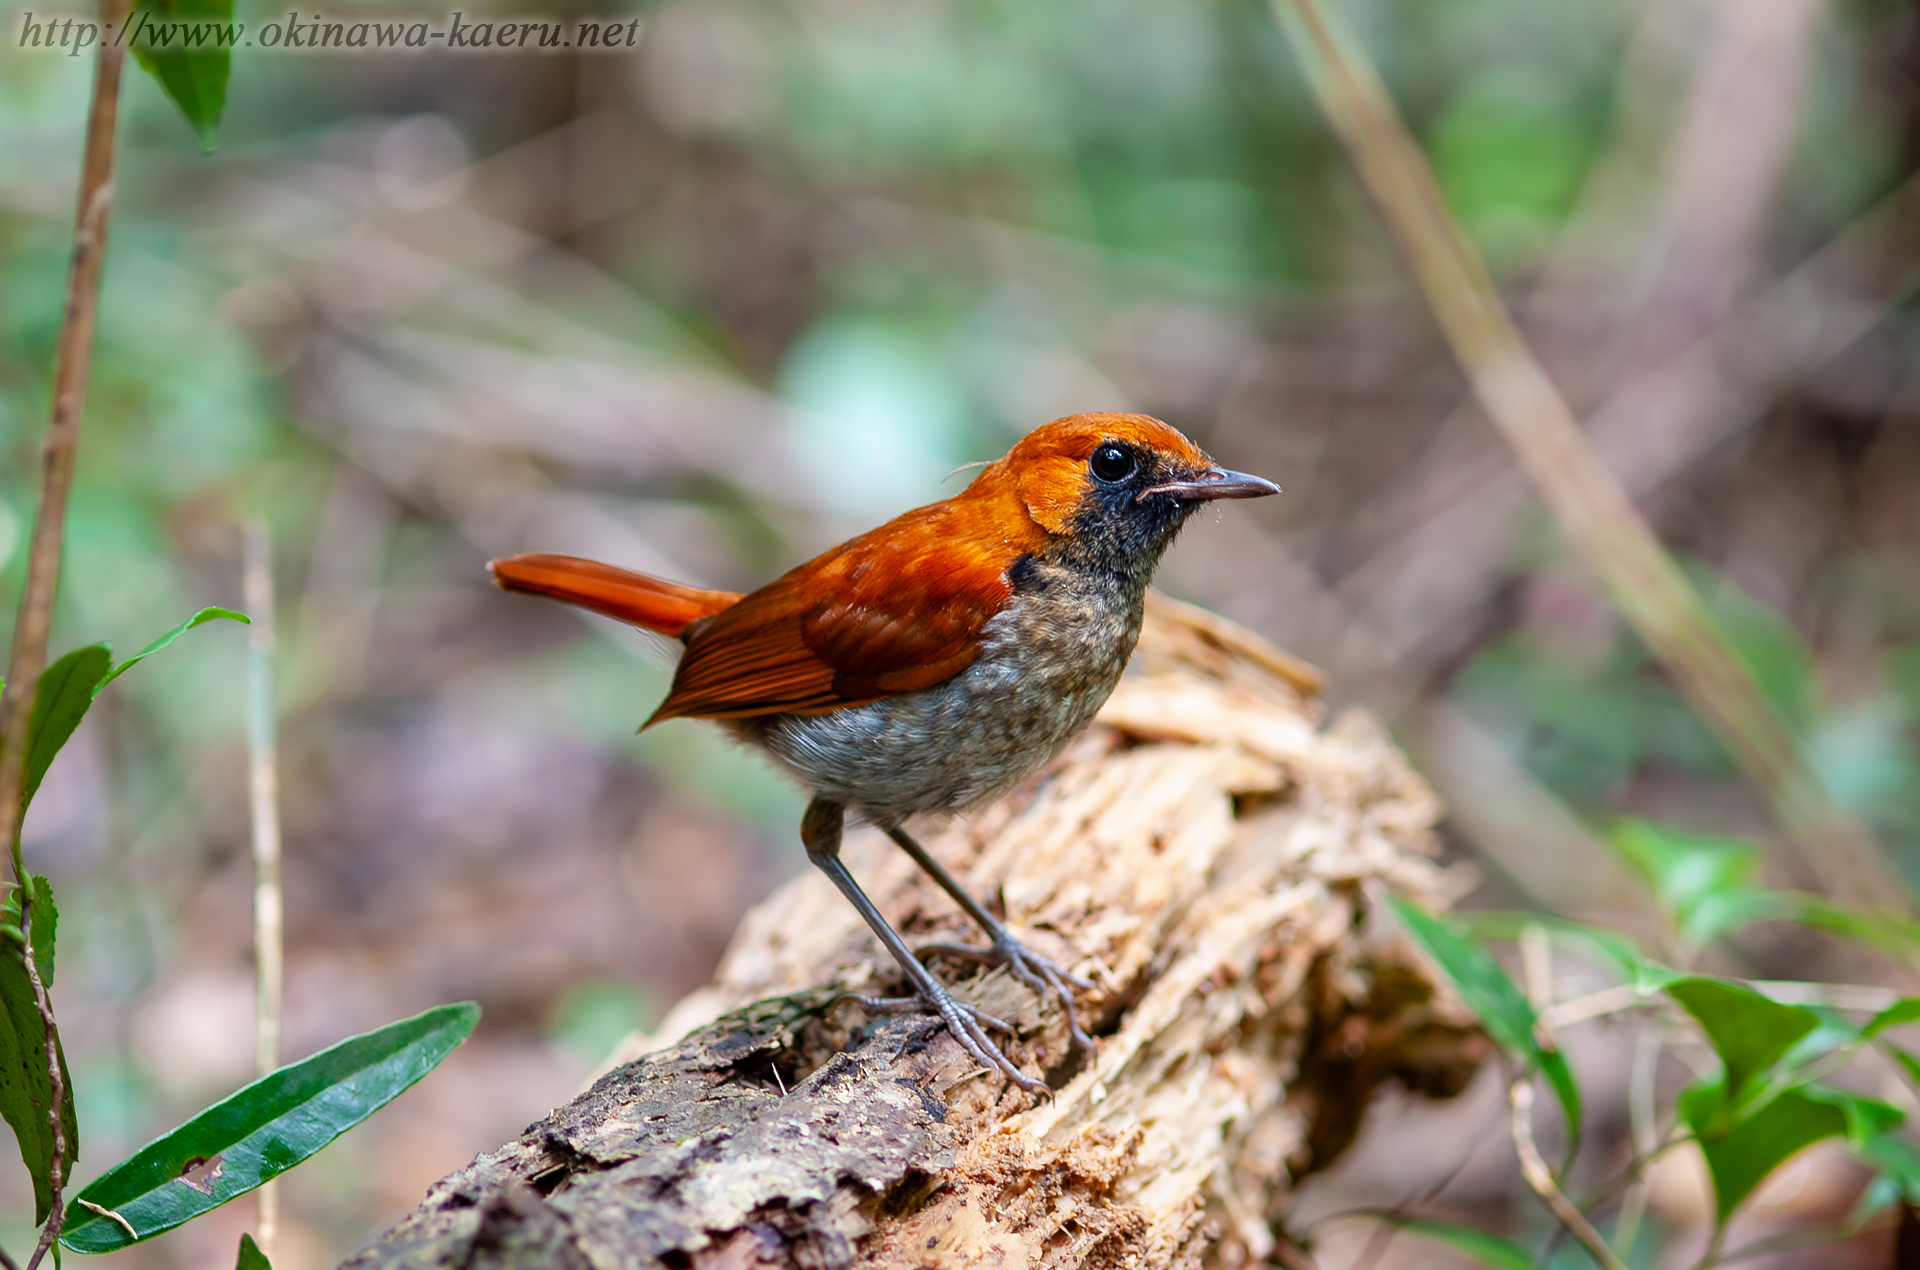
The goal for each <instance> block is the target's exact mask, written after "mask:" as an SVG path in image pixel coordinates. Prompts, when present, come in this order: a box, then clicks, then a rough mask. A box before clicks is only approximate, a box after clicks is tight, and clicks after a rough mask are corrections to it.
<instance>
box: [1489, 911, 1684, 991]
mask: <svg viewBox="0 0 1920 1270" xmlns="http://www.w3.org/2000/svg"><path fill="white" fill-rule="evenodd" d="M1454 921H1455V923H1456V924H1458V925H1459V926H1461V927H1462V928H1464V929H1465V930H1466V931H1467V932H1468V933H1469V934H1472V935H1475V936H1478V937H1479V938H1481V939H1518V938H1520V933H1521V932H1522V931H1524V930H1525V929H1526V928H1527V927H1529V926H1538V927H1541V928H1542V929H1544V930H1546V931H1548V932H1549V933H1551V934H1553V935H1556V936H1559V937H1561V938H1564V939H1568V940H1571V941H1574V942H1576V943H1579V944H1582V945H1584V946H1585V947H1586V948H1587V949H1588V950H1590V951H1591V952H1593V953H1594V954H1595V955H1596V956H1597V957H1598V958H1599V959H1600V960H1601V961H1603V962H1605V963H1607V964H1608V965H1611V966H1612V967H1613V968H1614V969H1615V970H1618V971H1619V972H1620V977H1621V978H1623V979H1625V980H1627V981H1628V982H1629V983H1632V982H1634V981H1635V980H1636V979H1637V978H1638V977H1639V975H1640V971H1641V967H1642V966H1643V965H1644V964H1645V962H1646V954H1645V953H1644V952H1642V951H1641V949H1640V945H1639V944H1637V943H1635V942H1634V941H1633V939H1632V938H1631V937H1629V936H1627V935H1623V934H1621V933H1620V932H1619V931H1617V930H1609V929H1608V928H1607V927H1605V926H1593V925H1590V924H1588V923H1586V922H1575V921H1569V920H1568V919H1566V918H1564V917H1556V916H1554V915H1553V914H1551V913H1524V912H1515V911H1512V910H1501V909H1486V910H1476V911H1474V912H1471V913H1458V914H1455V915H1454Z"/></svg>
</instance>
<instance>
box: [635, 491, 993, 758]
mask: <svg viewBox="0 0 1920 1270" xmlns="http://www.w3.org/2000/svg"><path fill="white" fill-rule="evenodd" d="M945 508H946V505H945V504H937V505H935V506H934V507H929V508H922V509H920V511H919V512H909V513H908V514H907V515H906V516H903V517H901V518H900V519H898V520H895V521H893V522H890V523H889V524H887V525H883V526H881V527H880V528H879V529H876V530H874V531H873V532H872V533H869V534H865V535H863V536H862V537H859V538H855V539H854V540H852V541H851V542H848V543H846V544H845V545H843V546H840V547H837V548H835V549H834V550H832V551H830V552H828V553H827V554H826V555H824V556H821V557H819V558H818V559H816V560H812V561H809V562H808V563H807V564H804V565H801V566H800V567H799V568H797V569H795V570H793V571H792V572H791V573H788V574H787V575H786V576H785V577H782V578H780V579H778V580H777V581H774V582H772V583H769V584H768V585H767V586H765V587H762V588H761V589H760V590H758V591H755V592H753V593H752V594H750V595H748V596H747V597H746V598H745V599H743V600H741V601H740V603H738V604H736V605H734V606H732V607H731V608H728V609H726V610H725V611H724V612H721V613H719V614H716V615H715V616H714V617H713V618H712V619H711V620H709V621H707V622H706V623H705V624H703V625H701V626H700V627H698V628H696V629H695V630H694V631H692V633H691V634H690V635H689V636H688V638H687V652H686V656H685V657H683V658H682V659H681V661H680V669H679V671H678V672H677V673H676V674H675V675H674V680H673V691H672V692H671V693H670V694H669V695H668V697H667V699H666V701H664V702H663V703H661V706H660V709H659V710H657V711H655V712H654V716H653V718H652V719H651V720H649V721H648V722H649V723H657V722H659V721H660V720H662V719H672V718H679V717H682V716H691V717H697V718H707V719H739V718H746V717H749V716H752V715H760V714H822V713H825V712H826V711H829V710H838V709H842V708H844V707H846V706H853V705H864V704H865V703H867V702H869V701H877V700H879V699H880V698H882V697H886V696H890V695H892V694H894V693H896V692H909V691H911V690H913V689H916V688H930V687H932V686H933V685H935V684H937V683H941V682H943V681H944V680H947V679H951V678H952V677H953V676H954V675H957V674H959V673H960V672H961V671H963V670H965V669H966V668H967V667H968V666H970V665H972V664H973V661H974V659H975V658H976V657H978V656H979V654H980V649H979V643H980V637H981V632H982V629H983V628H984V627H985V626H986V624H987V622H988V621H989V620H990V619H991V618H992V617H993V615H994V614H995V613H997V612H999V610H1000V608H1001V607H1002V606H1003V605H1004V604H1005V603H1006V601H1007V598H1008V597H1009V596H1010V595H1011V594H1012V587H1011V585H1010V584H1009V583H1008V581H1007V576H1006V575H1007V568H1008V566H1009V565H1010V564H1011V563H1012V562H1013V560H1014V559H1016V558H1017V555H1018V552H1017V550H1016V549H1014V548H1013V547H1012V546H1011V544H1009V543H1008V542H1006V541H1005V540H1004V539H1003V538H1001V537H999V536H997V535H996V536H993V537H990V538H984V539H983V538H982V537H980V536H978V535H969V534H965V533H962V532H959V531H960V530H961V529H962V528H963V526H960V525H958V524H954V523H950V522H951V520H952V517H951V516H950V515H949V514H948V513H947V512H946V511H945Z"/></svg>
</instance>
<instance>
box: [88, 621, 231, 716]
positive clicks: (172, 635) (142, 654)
mask: <svg viewBox="0 0 1920 1270" xmlns="http://www.w3.org/2000/svg"><path fill="white" fill-rule="evenodd" d="M223 617H224V618H226V619H228V620H229V621H234V622H238V623H240V624H241V625H242V626H251V625H253V619H252V618H250V617H248V616H247V615H246V614H245V613H240V612H236V611H235V610H233V609H223V608H218V607H212V606H210V607H208V608H204V609H201V610H200V611H199V612H198V613H195V614H194V615H193V616H192V617H190V618H188V619H187V620H186V621H184V622H182V623H180V625H178V626H176V627H174V628H173V629H172V630H170V631H168V632H167V633H166V634H165V635H162V636H160V637H159V638H158V639H156V640H154V641H153V642H152V643H151V644H148V645H147V646H146V647H145V648H143V649H141V650H140V651H139V652H137V653H135V654H134V655H133V656H131V657H129V658H127V659H126V660H125V661H123V662H121V663H120V664H119V665H117V666H115V667H114V668H113V669H112V670H109V671H108V672H107V674H106V677H105V678H103V679H102V680H101V681H100V684H99V686H98V687H96V688H95V689H94V690H93V693H94V695H95V696H96V697H97V696H99V695H100V689H101V688H104V687H106V686H107V685H108V684H110V683H112V682H113V681H114V680H116V679H118V678H119V677H120V676H122V675H124V674H126V673H127V672H128V671H129V670H131V669H133V667H134V666H135V665H137V664H138V663H140V662H142V661H145V660H146V659H147V658H149V657H151V656H153V655H154V654H155V653H157V652H159V651H160V650H161V649H163V648H165V647H166V646H167V645H169V644H171V643H173V641H174V640H176V639H179V638H180V637H181V636H182V635H185V634H186V633H187V632H188V631H190V630H192V629H193V628H194V627H196V626H203V625H205V624H206V623H208V622H212V621H215V620H217V619H219V618H223Z"/></svg>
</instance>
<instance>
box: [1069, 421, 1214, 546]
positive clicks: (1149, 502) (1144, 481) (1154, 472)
mask: <svg viewBox="0 0 1920 1270" xmlns="http://www.w3.org/2000/svg"><path fill="white" fill-rule="evenodd" d="M1106 449H1113V450H1118V451H1121V452H1122V453H1123V454H1124V455H1125V456H1126V458H1127V460H1128V462H1127V464H1126V467H1127V468H1128V469H1129V470H1127V472H1126V474H1125V475H1124V476H1122V477H1121V478H1120V479H1118V480H1111V481H1109V480H1104V479H1101V478H1100V474H1099V472H1098V471H1097V470H1096V469H1095V464H1096V463H1097V462H1098V461H1099V459H1100V454H1101V451H1102V450H1106ZM1107 466H1108V470H1110V471H1114V472H1116V473H1117V472H1119V471H1120V470H1121V464H1119V462H1118V461H1117V460H1116V461H1113V462H1111V463H1109V464H1108V465H1107ZM1088 468H1089V470H1090V471H1092V472H1093V475H1094V477H1095V479H1093V480H1091V481H1088V482H1087V493H1086V497H1085V498H1084V499H1083V500H1082V501H1081V504H1080V508H1079V510H1078V511H1077V512H1076V513H1075V514H1074V518H1073V530H1074V532H1073V534H1072V535H1071V536H1070V538H1069V539H1068V541H1066V542H1062V543H1060V544H1059V546H1058V547H1057V548H1055V549H1054V550H1050V551H1049V552H1048V555H1049V556H1051V557H1055V558H1058V559H1061V560H1062V561H1070V562H1072V563H1074V564H1078V565H1082V566H1092V567H1094V568H1098V569H1103V570H1110V571H1112V572H1115V573H1132V572H1134V571H1135V570H1142V569H1143V570H1145V571H1146V572H1148V573H1151V572H1152V570H1153V567H1154V566H1155V565H1157V564H1158V563H1159V562H1160V556H1161V553H1162V552H1164V551H1165V550H1166V547H1167V544H1168V543H1169V542H1171V541H1172V540H1173V536H1174V534H1175V533H1177V532H1178V531H1179V529H1180V526H1181V525H1182V524H1184V523H1185V522H1186V519H1187V517H1188V516H1190V515H1192V514H1193V512H1194V509H1195V508H1196V507H1197V506H1198V504H1197V503H1189V502H1183V501H1181V500H1178V499H1174V498H1171V497H1168V496H1165V495H1159V494H1154V495H1149V496H1147V497H1145V498H1142V497H1141V496H1140V492H1141V491H1142V490H1144V489H1147V488H1149V487H1151V486H1153V485H1157V484H1159V483H1161V482H1163V481H1168V480H1173V479H1178V478H1180V477H1183V476H1186V475H1188V473H1186V472H1180V471H1175V470H1174V467H1173V465H1172V464H1171V463H1170V462H1168V461H1167V459H1166V458H1165V457H1164V456H1162V455H1160V454H1158V453H1155V452H1153V451H1151V450H1149V451H1147V452H1145V453H1141V452H1140V451H1137V450H1134V449H1132V448H1131V447H1127V446H1122V445H1120V444H1118V443H1112V442H1108V443H1102V444H1101V445H1100V446H1098V447H1096V448H1095V450H1094V453H1093V456H1092V457H1091V458H1090V459H1089V460H1088Z"/></svg>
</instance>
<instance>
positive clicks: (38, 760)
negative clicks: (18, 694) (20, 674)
mask: <svg viewBox="0 0 1920 1270" xmlns="http://www.w3.org/2000/svg"><path fill="white" fill-rule="evenodd" d="M112 665H113V650H112V649H111V648H109V647H108V646H107V645H105V644H88V645H87V646H86V647H85V648H76V649H74V650H73V651H72V652H70V653H68V654H67V655H66V656H65V657H62V658H61V659H60V660H59V661H56V662H54V663H53V665H51V666H49V667H47V668H46V669H45V670H44V671H42V672H41V673H40V682H39V683H38V684H37V685H36V686H35V687H34V691H33V717H32V719H30V720H29V721H28V723H27V780H26V785H25V787H24V788H23V789H22V790H21V795H20V805H21V807H23V808H24V807H26V806H27V805H28V804H29V803H31V802H32V801H33V796H34V794H35V793H36V792H38V790H39V788H40V780H41V778H42V777H44V776H45V775H46V774H47V769H48V768H49V767H52V766H53V757H54V755H56V754H58V753H59V752H60V749H61V747H62V746H64V745H65V744H66V743H67V741H68V740H69V739H71V738H72V736H73V730H74V729H75V728H77V727H79V726H80V720H82V719H84V718H86V717H87V710H88V708H89V707H91V706H92V705H93V693H94V689H95V688H97V687H99V686H100V681H101V680H102V679H103V678H104V677H105V676H106V674H107V672H108V670H109V668H110V667H111V666H112Z"/></svg>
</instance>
